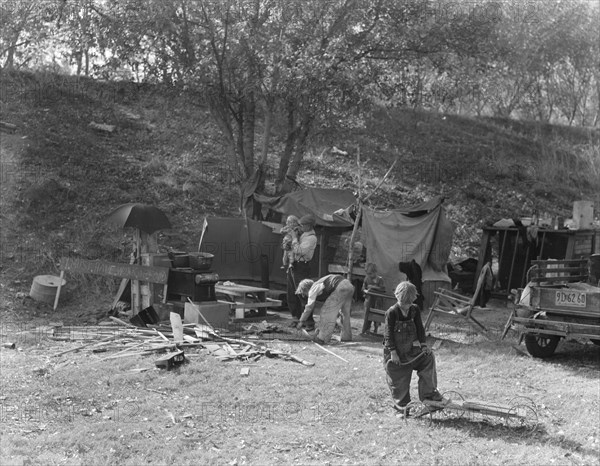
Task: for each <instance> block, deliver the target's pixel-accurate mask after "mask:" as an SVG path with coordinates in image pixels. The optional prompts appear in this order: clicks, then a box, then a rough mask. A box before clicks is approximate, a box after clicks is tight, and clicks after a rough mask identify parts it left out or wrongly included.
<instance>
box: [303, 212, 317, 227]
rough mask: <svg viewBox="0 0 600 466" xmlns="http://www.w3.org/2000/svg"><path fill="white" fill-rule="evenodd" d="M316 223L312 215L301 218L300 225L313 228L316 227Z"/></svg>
mask: <svg viewBox="0 0 600 466" xmlns="http://www.w3.org/2000/svg"><path fill="white" fill-rule="evenodd" d="M316 223H317V221H316V219H315V217H314V215H311V214H308V215H305V216H304V217H301V218H300V225H309V226H311V227H314V226H315V225H316Z"/></svg>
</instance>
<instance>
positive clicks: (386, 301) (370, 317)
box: [362, 291, 397, 333]
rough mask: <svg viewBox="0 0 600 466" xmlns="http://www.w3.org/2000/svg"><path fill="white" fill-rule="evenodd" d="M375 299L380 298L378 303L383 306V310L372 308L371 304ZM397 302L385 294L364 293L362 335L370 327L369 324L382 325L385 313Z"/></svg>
mask: <svg viewBox="0 0 600 466" xmlns="http://www.w3.org/2000/svg"><path fill="white" fill-rule="evenodd" d="M376 298H380V302H381V303H382V304H383V305H382V306H380V307H382V308H383V309H379V308H376V307H374V306H372V303H374V302H376ZM396 302H397V300H396V298H395V297H394V296H392V295H389V294H386V293H377V292H376V291H365V318H364V321H363V329H362V333H365V332H366V330H367V329H368V328H369V327H370V326H371V322H378V323H380V324H381V323H384V322H385V313H386V311H387V310H388V309H389V308H390V307H392V306H393V305H394V304H395V303H396Z"/></svg>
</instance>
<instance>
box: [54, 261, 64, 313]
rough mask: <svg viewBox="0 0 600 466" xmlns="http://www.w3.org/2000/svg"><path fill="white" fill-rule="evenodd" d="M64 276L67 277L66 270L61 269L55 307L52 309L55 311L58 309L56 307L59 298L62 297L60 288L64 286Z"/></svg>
mask: <svg viewBox="0 0 600 466" xmlns="http://www.w3.org/2000/svg"><path fill="white" fill-rule="evenodd" d="M64 277H65V271H64V270H61V271H60V278H59V280H58V289H57V290H56V297H55V298H54V308H53V309H52V310H53V311H56V308H57V307H58V298H59V297H60V289H61V288H62V282H63V278H64Z"/></svg>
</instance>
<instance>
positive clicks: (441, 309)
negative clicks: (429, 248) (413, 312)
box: [424, 263, 493, 338]
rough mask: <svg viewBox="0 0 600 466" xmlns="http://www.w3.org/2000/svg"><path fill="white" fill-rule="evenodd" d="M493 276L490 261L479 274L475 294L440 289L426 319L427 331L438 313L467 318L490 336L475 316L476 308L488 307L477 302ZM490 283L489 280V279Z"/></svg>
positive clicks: (478, 330) (479, 330)
mask: <svg viewBox="0 0 600 466" xmlns="http://www.w3.org/2000/svg"><path fill="white" fill-rule="evenodd" d="M491 277H493V275H492V268H491V265H490V264H489V263H487V264H485V265H484V266H483V267H482V269H481V273H480V274H479V278H478V279H477V287H476V288H475V293H473V296H472V297H471V298H469V297H468V296H463V295H461V294H459V293H456V292H455V291H451V290H447V289H444V288H440V289H438V291H436V292H435V293H434V294H435V300H434V301H433V304H432V306H431V309H430V310H429V315H428V316H427V320H426V321H425V325H424V327H425V331H427V330H428V329H429V325H430V324H431V321H432V320H433V318H434V316H435V315H436V314H437V313H441V314H446V315H451V316H454V317H460V318H463V319H465V320H466V321H467V322H468V323H469V324H470V325H471V326H472V327H473V328H474V329H475V331H477V332H478V333H479V334H481V335H483V336H485V337H486V338H488V335H487V332H488V330H487V328H485V326H484V325H483V324H482V323H481V322H479V321H478V320H477V319H476V318H475V317H473V315H472V314H473V311H474V310H484V309H486V308H484V307H480V306H477V302H478V301H479V298H480V295H481V294H482V293H483V291H484V288H485V285H486V280H488V279H489V278H491ZM488 285H489V280H488Z"/></svg>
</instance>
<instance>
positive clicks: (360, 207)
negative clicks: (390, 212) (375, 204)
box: [346, 151, 398, 281]
mask: <svg viewBox="0 0 600 466" xmlns="http://www.w3.org/2000/svg"><path fill="white" fill-rule="evenodd" d="M397 162H398V158H396V160H394V163H392V165H391V166H390V168H388V171H387V172H386V173H385V175H383V178H382V179H381V181H380V182H379V183H378V184H377V186H375V189H373V191H371V193H370V194H369V195H368V196H366V197H365V198H364V199H363V198H362V197H361V195H360V192H361V171H360V151H358V153H357V163H358V183H359V184H358V187H359V198H358V202H357V204H356V205H357V208H358V213H357V214H356V219H355V220H354V227H353V228H352V235H351V236H350V245H349V250H348V272H347V273H346V278H348V280H350V281H352V263H353V262H354V260H353V257H352V256H353V255H354V240H355V238H356V234H357V233H358V225H359V224H360V219H361V217H362V210H363V205H364V203H365V202H367V201H368V200H369V199H370V198H371V196H372V195H373V194H375V193H376V192H377V190H378V189H379V188H380V187H381V185H382V184H383V183H384V182H385V180H386V179H387V177H388V176H389V175H390V173H392V170H393V169H394V167H395V166H396V163H397Z"/></svg>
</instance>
